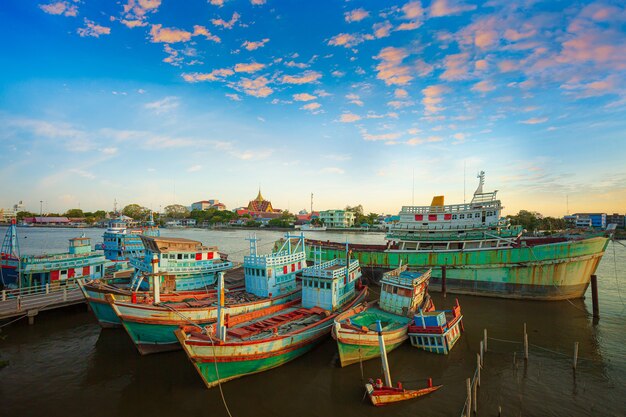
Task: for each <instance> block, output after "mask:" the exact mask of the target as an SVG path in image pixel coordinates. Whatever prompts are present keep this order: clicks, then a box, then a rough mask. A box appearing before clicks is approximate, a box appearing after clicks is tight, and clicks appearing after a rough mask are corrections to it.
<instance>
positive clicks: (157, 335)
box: [111, 289, 300, 355]
mask: <svg viewBox="0 0 626 417" xmlns="http://www.w3.org/2000/svg"><path fill="white" fill-rule="evenodd" d="M299 296H300V289H298V290H295V291H292V292H290V293H287V294H284V295H282V296H279V297H273V298H267V299H261V300H256V301H251V302H246V303H241V304H231V305H227V306H226V308H225V314H228V315H231V316H234V315H238V314H245V313H249V312H252V311H256V310H260V309H263V308H267V307H271V306H274V305H280V304H284V303H287V302H290V301H293V300H295V299H297V298H299ZM115 298H116V300H115V301H113V302H112V303H111V307H112V309H113V311H114V314H115V315H116V316H117V318H118V319H119V320H120V322H121V324H122V326H123V327H124V329H125V330H126V332H127V333H128V335H129V336H130V339H131V340H132V341H133V343H134V344H135V346H136V347H137V350H138V351H139V353H141V354H142V355H147V354H151V353H158V352H167V351H172V350H178V349H180V348H181V346H180V343H178V339H177V338H176V335H175V334H174V331H175V330H176V329H178V328H179V327H180V326H185V325H189V324H190V323H193V324H196V325H198V326H201V327H204V326H206V325H209V324H212V323H215V321H216V319H217V307H206V308H186V309H178V310H175V311H173V310H171V309H168V308H165V307H161V306H155V305H145V304H133V303H130V302H119V301H117V297H115Z"/></svg>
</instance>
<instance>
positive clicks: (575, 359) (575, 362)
mask: <svg viewBox="0 0 626 417" xmlns="http://www.w3.org/2000/svg"><path fill="white" fill-rule="evenodd" d="M577 363H578V342H575V343H574V363H573V364H572V366H573V367H574V371H575V370H576V365H577Z"/></svg>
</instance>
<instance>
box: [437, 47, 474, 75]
mask: <svg viewBox="0 0 626 417" xmlns="http://www.w3.org/2000/svg"><path fill="white" fill-rule="evenodd" d="M468 61H469V54H468V53H460V54H453V55H448V56H446V57H445V58H444V60H443V65H444V67H445V68H446V70H445V71H444V72H443V74H441V75H440V76H439V78H441V79H442V80H447V81H453V80H463V79H466V78H467V77H468V72H469V68H470V66H469V63H468Z"/></svg>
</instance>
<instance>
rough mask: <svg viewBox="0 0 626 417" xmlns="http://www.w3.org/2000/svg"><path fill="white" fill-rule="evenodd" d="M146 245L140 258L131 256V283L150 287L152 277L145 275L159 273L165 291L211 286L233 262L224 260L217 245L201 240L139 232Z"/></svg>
mask: <svg viewBox="0 0 626 417" xmlns="http://www.w3.org/2000/svg"><path fill="white" fill-rule="evenodd" d="M140 238H141V242H142V243H143V246H144V247H145V254H144V256H143V257H142V258H132V259H131V260H130V263H131V265H132V266H133V267H135V269H136V272H135V274H134V276H133V280H132V283H131V286H132V287H134V288H139V289H143V290H146V289H149V290H153V280H152V279H145V278H146V276H149V275H150V276H159V278H160V283H161V288H163V290H164V291H165V292H168V291H181V290H195V289H199V288H204V287H206V286H210V285H213V284H214V283H215V281H216V275H215V274H216V273H217V272H219V271H223V270H225V269H229V268H232V262H228V261H223V260H222V259H221V257H220V253H219V252H218V248H217V246H210V247H207V246H204V245H203V244H202V242H199V241H197V240H191V239H183V238H177V237H159V236H145V235H140Z"/></svg>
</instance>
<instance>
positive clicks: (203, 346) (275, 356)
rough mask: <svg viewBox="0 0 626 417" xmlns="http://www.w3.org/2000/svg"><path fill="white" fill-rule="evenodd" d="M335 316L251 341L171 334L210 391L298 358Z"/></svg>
mask: <svg viewBox="0 0 626 417" xmlns="http://www.w3.org/2000/svg"><path fill="white" fill-rule="evenodd" d="M366 295H367V289H366V288H365V289H363V290H362V291H361V292H360V293H359V294H357V296H356V297H355V298H354V299H353V301H352V302H350V303H349V305H347V306H345V307H344V308H351V307H352V306H354V305H355V304H358V303H360V302H362V301H363V300H364V299H365V297H366ZM336 315H337V314H331V315H329V316H328V317H325V318H322V319H321V320H319V321H317V322H315V323H314V324H312V325H310V326H309V327H305V328H304V329H302V330H300V331H297V332H292V333H287V334H285V335H282V336H279V337H270V338H267V339H260V340H258V341H254V342H239V343H238V342H236V341H233V342H230V341H227V342H226V343H219V342H214V343H211V342H210V341H206V340H202V341H197V340H196V339H188V338H187V335H186V333H185V332H184V331H183V330H177V331H176V332H175V333H176V337H177V338H178V340H179V341H180V344H181V346H182V347H183V349H184V351H185V353H186V354H187V356H188V357H189V359H190V360H191V362H192V363H193V365H194V367H195V368H196V370H197V371H198V373H199V374H200V376H201V377H202V380H203V381H204V383H205V385H206V386H207V387H208V388H211V387H214V386H216V385H218V384H220V383H222V382H226V381H229V380H231V379H234V378H239V377H242V376H245V375H250V374H254V373H258V372H262V371H266V370H268V369H272V368H275V367H277V366H280V365H282V364H284V363H287V362H289V361H292V360H294V359H296V358H298V357H299V356H302V355H303V354H305V353H306V352H308V351H309V350H311V349H313V347H314V346H316V345H317V344H318V343H320V342H321V341H323V340H324V338H325V337H327V336H328V334H329V333H330V331H331V327H332V325H333V320H334V318H335V317H336Z"/></svg>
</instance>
